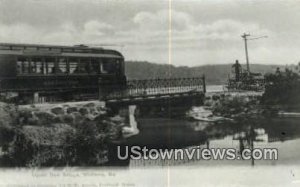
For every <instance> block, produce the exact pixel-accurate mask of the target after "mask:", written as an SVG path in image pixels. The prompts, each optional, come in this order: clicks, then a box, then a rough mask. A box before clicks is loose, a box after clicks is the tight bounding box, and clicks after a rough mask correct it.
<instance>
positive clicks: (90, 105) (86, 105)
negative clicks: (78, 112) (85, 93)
mask: <svg viewBox="0 0 300 187" xmlns="http://www.w3.org/2000/svg"><path fill="white" fill-rule="evenodd" d="M84 106H85V107H89V108H91V107H95V106H96V104H95V103H87V104H85V105H84Z"/></svg>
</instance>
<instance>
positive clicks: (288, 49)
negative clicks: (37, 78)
mask: <svg viewBox="0 0 300 187" xmlns="http://www.w3.org/2000/svg"><path fill="white" fill-rule="evenodd" d="M299 20H300V0H284V1H283V0H282V1H281V0H252V1H250V0H0V42H1V43H33V44H57V45H77V44H86V45H89V46H99V45H102V46H105V48H112V49H117V50H119V51H121V52H122V53H123V55H124V56H125V59H126V60H138V61H149V62H155V63H161V64H162V63H170V64H173V65H176V66H199V65H205V64H225V63H233V62H234V61H235V60H236V59H238V60H240V62H241V63H245V51H244V43H243V40H242V38H241V35H242V34H243V33H250V34H251V36H250V37H253V38H255V37H259V36H268V38H262V39H257V40H250V41H249V42H248V49H249V59H250V63H255V64H296V63H298V62H299V61H300V32H299V31H300V21H299Z"/></svg>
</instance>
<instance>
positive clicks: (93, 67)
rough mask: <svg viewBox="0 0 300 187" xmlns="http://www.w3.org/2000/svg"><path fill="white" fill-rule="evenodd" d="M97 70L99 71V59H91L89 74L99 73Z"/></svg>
mask: <svg viewBox="0 0 300 187" xmlns="http://www.w3.org/2000/svg"><path fill="white" fill-rule="evenodd" d="M99 70H100V59H97V58H92V59H91V69H90V73H92V74H95V73H99Z"/></svg>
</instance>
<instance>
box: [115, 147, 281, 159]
mask: <svg viewBox="0 0 300 187" xmlns="http://www.w3.org/2000/svg"><path fill="white" fill-rule="evenodd" d="M117 154H118V159H120V160H126V159H133V160H140V159H145V160H157V159H162V160H186V159H188V160H195V159H196V160H251V159H254V160H278V150H277V149H276V148H263V149H261V148H254V149H249V148H245V149H243V150H238V149H234V148H200V146H197V147H192V148H182V149H148V148H147V147H146V146H144V147H140V146H125V147H124V146H122V147H120V146H117Z"/></svg>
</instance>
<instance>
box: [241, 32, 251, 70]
mask: <svg viewBox="0 0 300 187" xmlns="http://www.w3.org/2000/svg"><path fill="white" fill-rule="evenodd" d="M248 36H250V34H246V33H244V34H243V35H242V38H243V39H244V43H245V53H246V63H247V71H248V73H250V66H249V56H248V46H247V37H248Z"/></svg>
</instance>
